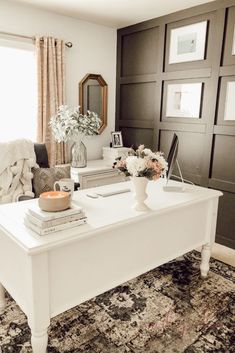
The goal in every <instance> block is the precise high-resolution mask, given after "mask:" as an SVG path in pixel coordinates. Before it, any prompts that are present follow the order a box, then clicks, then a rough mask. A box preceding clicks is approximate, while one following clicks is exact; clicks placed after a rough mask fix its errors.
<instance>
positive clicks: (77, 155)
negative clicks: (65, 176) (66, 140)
mask: <svg viewBox="0 0 235 353" xmlns="http://www.w3.org/2000/svg"><path fill="white" fill-rule="evenodd" d="M71 153H72V161H71V167H74V168H84V167H86V166H87V150H86V146H85V145H84V143H83V142H82V141H75V142H74V144H73V146H72V149H71Z"/></svg>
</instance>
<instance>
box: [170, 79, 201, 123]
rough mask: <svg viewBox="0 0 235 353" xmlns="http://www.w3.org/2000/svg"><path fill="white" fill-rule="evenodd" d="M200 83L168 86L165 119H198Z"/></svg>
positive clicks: (199, 111)
mask: <svg viewBox="0 0 235 353" xmlns="http://www.w3.org/2000/svg"><path fill="white" fill-rule="evenodd" d="M202 87H203V83H202V82H196V83H178V84H168V86H167V92H166V117H172V118H173V117H177V118H200V115H201V101H202Z"/></svg>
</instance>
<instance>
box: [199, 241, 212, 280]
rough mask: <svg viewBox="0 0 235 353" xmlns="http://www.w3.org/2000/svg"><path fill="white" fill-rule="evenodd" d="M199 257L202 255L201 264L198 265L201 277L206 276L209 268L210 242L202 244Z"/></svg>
mask: <svg viewBox="0 0 235 353" xmlns="http://www.w3.org/2000/svg"><path fill="white" fill-rule="evenodd" d="M201 257H202V259H201V265H200V270H201V276H202V278H206V277H207V275H208V272H209V269H210V257H211V245H210V244H205V245H203V246H202V252H201Z"/></svg>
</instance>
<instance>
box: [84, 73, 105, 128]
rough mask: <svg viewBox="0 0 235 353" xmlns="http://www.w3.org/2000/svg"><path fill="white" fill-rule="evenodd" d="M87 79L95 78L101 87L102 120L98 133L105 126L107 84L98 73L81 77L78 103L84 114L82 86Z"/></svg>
mask: <svg viewBox="0 0 235 353" xmlns="http://www.w3.org/2000/svg"><path fill="white" fill-rule="evenodd" d="M88 80H96V81H97V82H98V83H99V85H100V87H101V96H102V111H101V116H100V119H101V120H102V125H101V127H100V129H99V135H100V134H101V133H102V132H103V131H104V129H105V128H106V126H107V104H108V85H107V83H106V82H105V80H104V79H103V77H102V76H101V75H99V74H87V75H86V76H84V77H83V79H82V80H81V81H80V82H79V104H80V107H81V112H82V114H84V93H85V92H84V86H85V84H86V82H87V81H88Z"/></svg>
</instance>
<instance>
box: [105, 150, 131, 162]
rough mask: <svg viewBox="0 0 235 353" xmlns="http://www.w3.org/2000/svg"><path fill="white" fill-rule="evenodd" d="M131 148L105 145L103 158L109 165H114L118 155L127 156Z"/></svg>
mask: <svg viewBox="0 0 235 353" xmlns="http://www.w3.org/2000/svg"><path fill="white" fill-rule="evenodd" d="M130 150H131V149H130V148H128V147H116V148H112V147H103V159H104V162H105V164H106V165H107V166H112V165H113V163H114V162H115V159H116V158H118V157H121V158H126V157H127V156H128V152H129V151H130Z"/></svg>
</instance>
